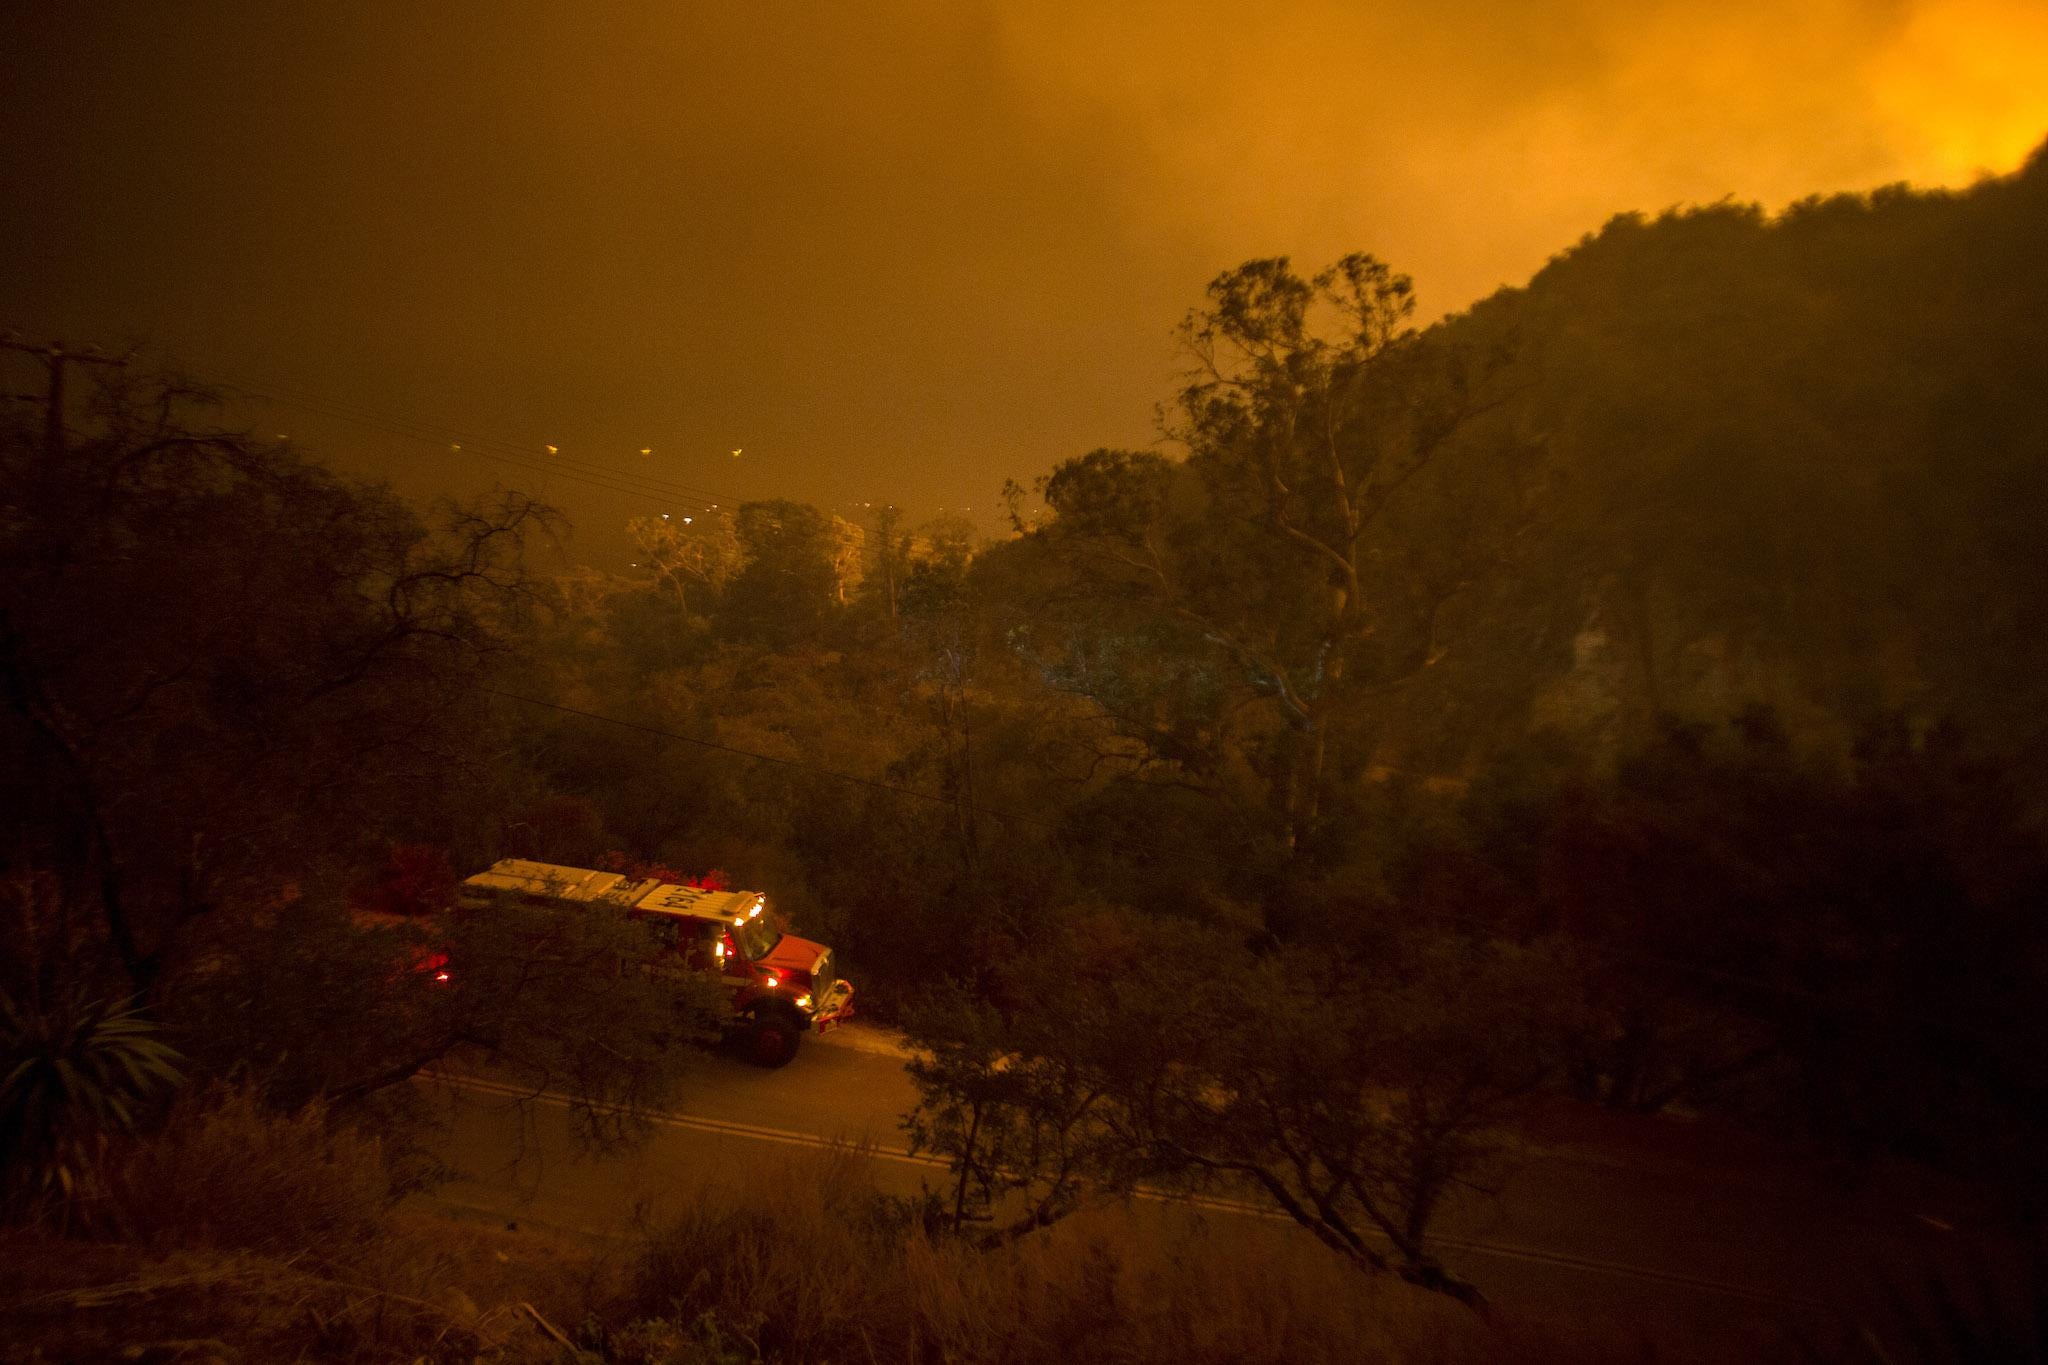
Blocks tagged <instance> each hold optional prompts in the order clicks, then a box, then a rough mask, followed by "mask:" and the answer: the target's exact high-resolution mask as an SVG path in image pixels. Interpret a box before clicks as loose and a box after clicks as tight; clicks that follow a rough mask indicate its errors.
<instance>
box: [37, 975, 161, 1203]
mask: <svg viewBox="0 0 2048 1365" xmlns="http://www.w3.org/2000/svg"><path fill="white" fill-rule="evenodd" d="M180 1060H182V1059H181V1058H180V1057H179V1056H178V1054H177V1053H176V1052H175V1051H173V1050H172V1049H171V1048H170V1046H169V1045H168V1044H166V1043H164V1042H163V1041H162V1040H161V1039H160V1038H158V1037H157V1033H156V1025H155V1024H154V1023H153V1022H152V1021H151V1020H149V1019H148V1018H146V1017H144V1016H143V1014H142V1013H141V1012H140V1011H139V1010H136V1009H135V1008H133V1007H132V1006H131V1005H125V1004H122V1005H117V1004H114V1003H111V1002H109V1001H104V1000H88V999H86V998H85V996H84V995H83V994H80V993H75V992H74V993H71V994H68V995H65V996H63V997H60V999H59V1000H58V1001H57V1002H56V1003H54V1004H52V1005H49V1006H46V1007H44V1008H41V1009H37V1008H34V1007H32V1006H29V1005H26V1004H22V1003H19V1002H17V1001H15V1000H14V999H13V998H12V997H10V996H7V995H5V994H0V1204H4V1205H6V1206H8V1207H10V1208H15V1209H19V1208H21V1207H23V1206H26V1205H33V1204H37V1203H40V1202H43V1201H46V1200H48V1199H50V1198H53V1197H61V1198H67V1199H68V1198H71V1197H73V1196H75V1195H77V1194H80V1193H82V1192H83V1191H84V1189H85V1187H86V1186H87V1185H88V1184H89V1182H90V1179H91V1175H92V1171H93V1167H94V1164H95V1162H96V1158H97V1155H98V1153H99V1151H100V1150H101V1148H102V1147H103V1146H104V1145H105V1143H106V1141H107V1140H108V1139H109V1138H111V1137H114V1136H117V1135H119V1134H123V1133H130V1132H133V1131H134V1130H135V1127H136V1124H137V1123H138V1122H139V1121H140V1119H141V1117H142V1115H143V1112H144V1110H145V1109H146V1107H147V1106H148V1105H149V1104H151V1103H152V1102H153V1101H155V1100H156V1099H157V1098H158V1097H159V1096H161V1095H163V1094H165V1093H167V1092H168V1091H170V1090H171V1089H172V1088H173V1087H175V1086H176V1085H177V1083H178V1081H179V1070H178V1063H179V1062H180Z"/></svg>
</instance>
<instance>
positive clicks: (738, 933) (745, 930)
mask: <svg viewBox="0 0 2048 1365" xmlns="http://www.w3.org/2000/svg"><path fill="white" fill-rule="evenodd" d="M781 940H782V935H781V934H779V933H777V932H776V931H775V930H773V929H770V928H769V927H768V926H767V925H766V924H765V923H763V922H762V921H761V920H758V919H750V920H748V921H747V922H746V923H744V924H735V925H734V926H733V927H732V941H733V942H734V943H735V944H736V945H738V947H739V950H740V955H741V956H742V957H744V958H746V960H747V961H749V962H759V961H760V960H761V959H762V958H764V957H766V956H767V955H768V954H769V953H771V952H773V951H775V945H776V944H777V943H779V942H781Z"/></svg>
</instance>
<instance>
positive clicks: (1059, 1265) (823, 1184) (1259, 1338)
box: [0, 1093, 1643, 1365]
mask: <svg viewBox="0 0 2048 1365" xmlns="http://www.w3.org/2000/svg"><path fill="white" fill-rule="evenodd" d="M872 1175H873V1171H872V1168H871V1163H870V1162H869V1160H868V1159H867V1158H866V1157H865V1156H863V1155H862V1154H861V1153H859V1152H858V1151H851V1150H839V1151H831V1152H825V1153H817V1154H803V1155H797V1156H788V1157H775V1156H764V1157H762V1158H760V1159H758V1160H756V1161H754V1162H752V1163H745V1164H737V1165H731V1166H723V1167H721V1168H719V1172H718V1174H717V1175H716V1176H715V1177H713V1178H712V1179H711V1180H710V1181H709V1182H708V1183H707V1184H706V1185H705V1187H704V1188H703V1189H702V1190H701V1191H700V1192H699V1193H698V1196H697V1197H696V1198H695V1199H694V1200H692V1201H691V1202H690V1204H689V1207H688V1211H687V1212H686V1213H684V1214H683V1215H682V1216H680V1217H679V1218H677V1219H675V1220H674V1221H672V1222H670V1223H669V1224H667V1225H665V1226H663V1227H660V1228H658V1229H656V1230H654V1231H653V1232H651V1233H650V1234H649V1235H648V1236H647V1237H646V1239H645V1240H644V1242H643V1243H642V1244H641V1245H639V1246H637V1247H635V1248H630V1249H626V1250H620V1249H616V1248H614V1249H612V1250H611V1251H609V1252H607V1251H603V1250H601V1249H599V1248H597V1247H594V1246H592V1245H591V1244H589V1243H588V1242H585V1241H582V1240H580V1239H576V1238H573V1237H569V1236H567V1235H557V1234H549V1233H546V1232H537V1231H533V1230H530V1229H529V1230H527V1231H520V1232H514V1231H511V1230H509V1229H507V1228H504V1227H501V1226H499V1225H497V1224H495V1223H493V1222H490V1221H487V1220H486V1221H478V1220H473V1219H463V1218H459V1217H453V1216H449V1215H446V1214H443V1213H440V1212H436V1211H433V1210H432V1209H431V1206H422V1205H420V1204H419V1203H417V1202H416V1201H415V1202H414V1203H411V1204H408V1205H407V1206H405V1207H403V1208H395V1207H393V1205H392V1203H391V1201H390V1199H389V1196H388V1189H389V1182H388V1180H387V1179H386V1177H385V1174H384V1165H383V1161H382V1157H381V1149H380V1148H379V1146H378V1144H377V1143H376V1142H375V1141H374V1140H372V1139H369V1138H365V1137H362V1136H360V1135H358V1134H355V1133H352V1132H350V1131H349V1130H347V1129H338V1128H335V1127H333V1126H332V1125H330V1124H328V1123H327V1121H326V1119H325V1116H324V1115H321V1114H319V1113H318V1112H317V1111H308V1112H305V1113H301V1114H298V1115H295V1116H288V1117H280V1116H276V1115H270V1114H266V1113H265V1112H264V1111H263V1110H262V1109H261V1108H260V1107H259V1106H257V1105H255V1104H254V1103H253V1101H251V1100H249V1099H248V1098H247V1097H246V1096H242V1095H237V1094H233V1093H221V1094H216V1095H215V1096H213V1097H212V1098H211V1099H209V1100H208V1101H207V1102H205V1103H203V1104H194V1105H192V1106H190V1107H188V1108H187V1109H185V1110H183V1111H181V1112H180V1113H179V1114H178V1115H177V1116H176V1119H175V1121H174V1122H173V1123H172V1124H171V1125H170V1126H169V1127H168V1128H167V1129H165V1130H164V1131H163V1132H162V1133H160V1134H159V1135H157V1136H156V1137H154V1138H152V1139H151V1140H149V1141H148V1142H145V1143H138V1144H137V1145H136V1146H135V1147H134V1148H132V1149H131V1150H128V1151H125V1152H122V1153H119V1154H117V1156H116V1159H115V1160H113V1161H112V1162H111V1163H110V1166H109V1169H108V1172H107V1174H106V1178H105V1180H104V1188H105V1190H106V1191H107V1193H106V1194H105V1195H104V1196H103V1203H102V1207H101V1208H100V1209H99V1210H98V1216H99V1222H100V1226H101V1227H102V1228H104V1229H108V1230H110V1231H112V1232H115V1233H117V1234H118V1235H119V1236H120V1237H121V1238H122V1240H120V1241H111V1240H102V1241H83V1240H76V1239H65V1238H61V1237H59V1236H57V1235H55V1234H54V1233H49V1232H37V1231H17V1232H15V1233H11V1234H0V1361H6V1362H14V1361H22V1362H30V1361H33V1362H37V1365H45V1363H46V1362H56V1361H71V1360H79V1361H85V1360H111V1359H136V1360H172V1359H180V1360H209V1361H251V1362H255V1361H269V1360H322V1361H336V1362H349V1363H350V1365H358V1363H362V1365H367V1363H368V1362H384V1361H393V1362H398V1361H406V1362H410V1361H416V1360H426V1361H449V1362H453V1361H484V1362H508V1363H512V1362H527V1361H536V1362H537V1361H544V1360H562V1359H584V1360H596V1359H598V1358H600V1357H602V1358H605V1359H610V1360H614V1361H619V1362H630V1363H631V1365H714V1363H715V1365H726V1363H727V1362H741V1363H745V1362H756V1361H770V1362H792V1363H798V1362H800V1363H802V1365H811V1363H812V1362H819V1363H820V1365H822V1363H823V1362H832V1363H833V1365H860V1363H861V1362H889V1363H890V1365H895V1363H896V1362H926V1361H930V1362H937V1361H947V1362H960V1363H961V1365H968V1363H969V1362H990V1363H991V1365H1009V1363H1010V1362H1017V1363H1018V1365H1022V1363H1023V1362H1040V1361H1058V1362H1063V1365H1089V1363H1092V1362H1131V1363H1133V1365H1135V1363H1136V1362H1150V1361H1162V1362H1163V1361H1172V1362H1174V1365H1206V1363H1208V1362H1215V1365H1224V1362H1230V1363H1231V1365H1236V1362H1247V1363H1248V1365H1258V1363H1259V1362H1283V1361H1284V1362H1288V1363H1289V1365H1294V1363H1295V1362H1319V1361H1332V1362H1334V1361H1344V1362H1354V1361H1368V1362H1370V1361H1386V1362H1403V1363H1404V1365H1477V1362H1488V1365H1492V1362H1503V1363H1504V1365H1517V1362H1520V1363H1521V1365H1551V1363H1552V1362H1566V1361H1569V1362H1573V1365H1578V1363H1579V1362H1587V1363H1588V1365H1597V1363H1598V1362H1603V1361H1610V1362H1618V1361H1621V1360H1631V1361H1635V1360H1641V1359H1642V1358H1643V1357H1641V1356H1640V1355H1639V1354H1637V1355H1629V1354H1623V1353H1619V1352H1615V1351H1611V1350H1598V1349H1594V1348H1592V1347H1591V1346H1589V1345H1588V1344H1587V1343H1585V1342H1582V1341H1581V1342H1563V1341H1558V1340H1553V1339H1546V1338H1543V1337H1540V1336H1538V1335H1536V1334H1533V1333H1531V1332H1528V1331H1523V1330H1517V1329H1514V1328H1511V1327H1507V1326H1503V1325H1501V1324H1498V1323H1486V1322H1482V1321H1480V1320H1479V1319H1477V1318H1475V1317H1473V1316H1472V1315H1471V1314H1470V1313H1468V1312H1467V1311H1465V1310H1464V1309H1462V1308H1460V1307H1458V1306H1457V1305H1455V1304H1452V1303H1449V1302H1447V1301H1444V1300H1441V1299H1438V1298H1436V1297H1434V1296H1430V1295H1426V1294H1422V1293H1420V1292H1419V1291H1415V1290H1411V1289H1408V1288H1406V1287H1405V1286H1402V1285H1400V1284H1397V1283H1390V1282H1388V1283H1383V1282H1378V1281H1368V1280H1363V1279H1361V1278H1359V1277H1358V1276H1357V1275H1355V1274H1354V1273H1352V1272H1350V1271H1348V1270H1346V1269H1345V1268H1344V1267H1343V1266H1342V1265H1341V1264H1339V1263H1338V1262H1337V1261H1336V1260H1335V1258H1333V1257H1330V1256H1328V1255H1326V1254H1324V1253H1322V1252H1321V1251H1320V1250H1319V1249H1318V1248H1316V1247H1315V1246H1313V1245H1312V1244H1309V1243H1307V1242H1306V1241H1305V1240H1304V1239H1302V1238H1299V1237H1295V1236H1291V1235H1289V1234H1288V1233H1287V1232H1286V1231H1285V1230H1283V1229H1278V1228H1271V1229H1269V1228H1263V1227H1256V1226H1251V1227H1247V1226H1245V1225H1242V1224H1234V1225H1230V1226H1227V1227H1226V1226H1224V1225H1220V1224H1210V1223H1204V1222H1203V1221H1202V1220H1201V1219H1199V1218H1196V1217H1194V1216H1192V1215H1190V1214H1187V1213H1185V1212H1183V1211H1177V1210H1171V1209H1161V1208H1157V1207H1153V1206H1140V1207H1137V1208H1134V1209H1106V1210H1101V1211H1097V1212H1094V1213H1091V1214H1087V1215H1082V1216H1077V1217H1076V1218H1074V1219H1072V1220H1069V1222H1067V1223H1065V1224H1062V1225H1060V1226H1058V1227H1056V1228H1054V1229H1052V1230H1051V1231H1050V1233H1049V1234H1047V1235H1042V1236H1038V1237H1033V1238H1030V1239H1026V1240H1025V1241H1023V1242H1021V1243H1019V1244H1017V1245H1016V1246H1014V1247H1011V1248H1009V1249H1006V1250H1003V1251H1000V1252H994V1253H982V1252H977V1251H974V1250H972V1249H970V1248H969V1247H967V1246H965V1245H964V1244H962V1243H960V1242H958V1241H955V1240H951V1239H946V1238H942V1237H935V1236H934V1235H932V1234H930V1233H928V1232H927V1231H926V1230H925V1229H924V1228H923V1227H922V1226H921V1225H920V1224H919V1223H918V1222H917V1221H916V1220H915V1219H913V1218H909V1217H907V1216H906V1213H905V1210H904V1208H903V1207H902V1206H901V1205H900V1204H898V1203H893V1202H891V1201H889V1200H887V1199H884V1198H882V1197H881V1196H880V1195H878V1194H877V1193H876V1191H875V1187H874V1184H873V1182H872ZM577 1348H583V1349H582V1350H578V1349H577Z"/></svg>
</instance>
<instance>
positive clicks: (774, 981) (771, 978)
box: [762, 972, 782, 991]
mask: <svg viewBox="0 0 2048 1365" xmlns="http://www.w3.org/2000/svg"><path fill="white" fill-rule="evenodd" d="M762 980H763V981H766V982H767V983H768V989H769V990H771V991H772V990H774V989H775V988H776V987H777V986H780V985H781V984H782V978H781V977H779V976H777V975H776V974H775V973H773V972H769V973H768V974H767V975H765V976H764V977H762Z"/></svg>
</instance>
